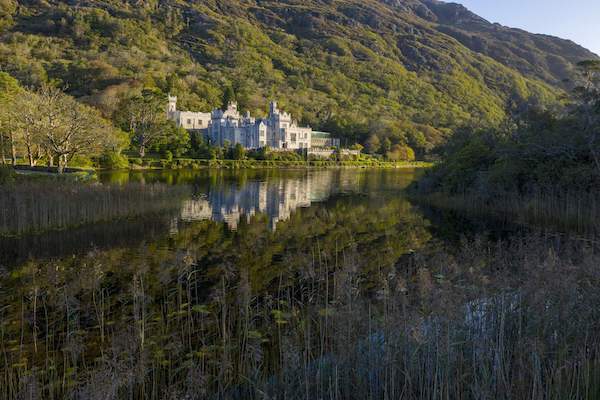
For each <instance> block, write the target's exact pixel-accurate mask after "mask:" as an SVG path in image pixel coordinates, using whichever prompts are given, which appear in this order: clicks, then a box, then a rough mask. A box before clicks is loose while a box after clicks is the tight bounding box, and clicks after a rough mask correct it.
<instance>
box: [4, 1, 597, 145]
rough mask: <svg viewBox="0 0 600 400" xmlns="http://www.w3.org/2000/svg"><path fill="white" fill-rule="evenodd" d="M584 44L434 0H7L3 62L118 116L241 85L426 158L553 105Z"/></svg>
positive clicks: (216, 97) (198, 100)
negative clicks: (149, 94)
mask: <svg viewBox="0 0 600 400" xmlns="http://www.w3.org/2000/svg"><path fill="white" fill-rule="evenodd" d="M595 57H596V56H595V55H594V54H592V53H590V52H588V51H587V50H585V49H583V48H581V47H579V46H577V45H576V44H574V43H572V42H569V41H565V40H561V39H557V38H552V37H548V36H542V35H533V34H529V33H526V32H523V31H519V30H513V29H508V28H504V27H501V26H499V25H493V24H490V23H488V22H487V21H485V20H483V19H481V18H479V17H477V16H476V15H474V14H472V13H470V12H468V11H467V10H466V9H464V8H463V7H461V6H457V5H453V4H445V3H441V2H437V1H434V0H422V1H418V0H302V1H300V0H285V1H268V0H202V1H196V2H192V1H183V0H164V1H163V0H139V1H117V0H105V1H99V0H85V1H84V0H72V1H54V0H51V1H45V0H38V1H35V0H33V1H18V2H17V1H15V0H0V69H1V70H2V71H5V72H7V73H9V74H10V75H12V76H13V77H15V78H16V79H18V80H19V81H20V83H21V84H22V85H24V86H33V87H35V86H38V85H40V84H42V83H43V82H51V83H53V84H54V85H55V86H57V87H60V88H64V89H65V90H66V91H67V92H68V93H69V94H71V95H73V96H74V97H76V98H78V99H79V100H80V101H82V102H85V103H88V104H91V105H93V106H95V107H97V108H99V109H100V111H101V112H102V113H103V114H104V116H105V117H107V118H112V117H113V116H114V114H115V111H116V108H117V104H118V103H119V98H120V96H123V95H127V94H130V93H131V92H132V91H139V90H140V89H141V88H143V87H154V88H158V89H160V90H161V91H162V92H164V93H166V92H171V93H173V94H176V95H178V96H179V98H180V100H181V105H182V107H183V108H187V109H199V110H208V109H210V108H212V107H217V106H220V105H221V103H222V101H223V97H224V93H225V92H231V91H233V93H234V95H235V97H236V99H237V100H238V102H239V103H240V106H241V108H243V109H248V110H250V111H252V112H253V113H255V114H258V115H261V114H264V113H265V111H266V106H267V101H268V99H270V98H277V99H278V100H279V101H280V103H281V104H282V106H283V107H284V108H285V109H287V110H289V111H291V112H292V113H293V114H294V115H295V116H297V117H298V118H299V119H300V120H301V121H302V122H303V123H307V124H310V125H311V126H313V127H315V128H319V129H322V130H329V131H331V132H333V133H334V134H336V135H338V136H340V137H342V138H344V139H345V142H346V143H347V144H351V143H354V142H357V141H358V142H362V143H364V144H366V146H367V150H368V151H371V152H382V153H384V152H385V151H386V150H389V148H390V146H392V145H394V144H408V145H409V146H411V147H413V148H414V149H415V150H416V151H417V154H421V155H422V154H424V153H425V152H427V151H428V150H430V149H431V148H432V146H434V145H436V144H438V143H440V142H442V141H444V140H445V138H446V137H448V136H449V135H450V134H451V132H452V131H453V130H454V129H455V128H457V127H460V126H463V125H465V124H477V125H478V126H494V125H497V124H499V123H500V122H501V121H502V120H503V119H504V116H505V109H506V104H507V103H508V102H510V103H512V104H523V103H528V104H529V103H538V104H552V103H555V102H557V101H558V98H559V97H560V96H561V95H562V91H563V90H564V89H566V88H568V87H569V84H568V83H565V82H564V80H565V79H571V78H572V74H573V68H574V67H573V65H574V64H575V63H576V62H579V61H581V60H585V59H590V58H595Z"/></svg>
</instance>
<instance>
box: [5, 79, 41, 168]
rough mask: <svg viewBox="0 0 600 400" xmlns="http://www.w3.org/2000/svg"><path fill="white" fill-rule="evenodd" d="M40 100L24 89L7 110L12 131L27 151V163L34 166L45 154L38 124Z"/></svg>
mask: <svg viewBox="0 0 600 400" xmlns="http://www.w3.org/2000/svg"><path fill="white" fill-rule="evenodd" d="M40 106H41V100H40V98H39V96H38V95H37V94H36V93H34V92H29V91H24V92H23V93H21V94H20V95H19V96H17V97H16V98H15V100H14V102H13V104H12V107H11V109H10V111H9V113H8V114H9V115H10V120H11V122H12V128H13V131H14V132H16V135H17V138H16V142H18V143H19V144H20V145H21V146H22V147H23V148H24V149H25V152H26V153H27V159H28V161H29V165H30V166H32V167H34V166H35V165H36V164H37V163H38V161H39V160H41V159H42V157H43V156H44V155H45V152H44V149H43V136H42V133H41V126H40Z"/></svg>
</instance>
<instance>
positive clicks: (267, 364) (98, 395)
mask: <svg viewBox="0 0 600 400" xmlns="http://www.w3.org/2000/svg"><path fill="white" fill-rule="evenodd" d="M194 243H196V242H194ZM196 245H198V246H204V245H202V244H198V243H197V244H196ZM206 246H211V245H210V244H207V245H206ZM204 249H205V247H202V248H201V249H200V250H199V249H194V248H193V247H191V246H190V247H188V250H187V251H185V252H181V253H178V254H177V255H176V257H175V258H173V259H167V260H163V261H161V262H158V261H157V260H156V259H152V258H146V259H143V258H139V257H138V256H136V257H131V256H130V255H129V254H127V255H126V258H127V260H126V261H124V262H123V264H118V263H117V262H116V261H117V260H118V252H117V253H114V252H113V253H107V254H104V253H96V252H95V253H92V254H90V255H89V256H87V257H85V258H83V259H81V260H79V261H78V262H77V263H75V264H73V261H68V262H66V263H64V264H60V266H59V264H56V263H48V264H34V263H30V264H28V265H26V266H25V267H23V268H22V269H21V270H19V273H18V274H13V278H12V279H13V282H11V283H9V284H8V285H7V286H6V287H5V288H4V289H2V288H0V289H2V290H4V292H3V293H2V296H3V298H4V299H5V300H6V303H5V304H6V306H5V307H3V308H2V309H0V316H1V317H2V319H1V320H2V321H3V322H2V324H0V327H1V330H0V348H1V350H2V351H1V352H0V364H1V365H3V369H2V374H1V376H0V387H1V388H2V390H1V391H0V396H2V398H6V399H11V400H12V399H22V398H27V399H41V398H43V399H63V398H68V399H156V400H158V399H240V400H241V399H244V400H246V399H257V400H258V399H261V400H264V399H357V400H358V399H361V400H362V399H523V400H525V399H527V400H530V399H535V400H537V399H540V400H542V399H544V400H545V399H565V398H569V399H594V398H598V396H600V365H599V362H600V356H599V355H600V353H599V350H600V338H599V337H598V335H597V332H598V330H599V329H600V309H599V308H598V307H597V305H598V304H599V302H600V271H599V270H598V268H597V266H598V264H599V263H600V255H599V253H598V248H597V246H595V245H593V244H591V243H590V242H587V241H580V240H572V239H568V238H565V237H563V236H557V235H545V234H531V235H527V236H523V237H518V238H513V239H511V240H510V241H508V242H495V241H489V240H486V239H484V238H473V239H469V240H466V239H465V240H463V242H462V243H461V244H460V246H458V248H453V249H446V248H438V247H437V246H431V247H428V248H425V249H422V250H421V251H419V252H416V253H413V254H411V255H409V256H407V257H403V258H402V259H400V260H398V262H397V264H396V265H394V266H393V268H391V269H386V268H383V266H382V269H381V271H380V273H379V275H378V276H377V277H365V276H364V275H363V274H362V272H361V266H360V265H357V264H356V263H355V261H354V260H356V259H357V258H356V257H354V256H355V254H354V251H356V250H354V249H352V248H351V247H348V248H344V249H337V250H335V251H334V252H329V251H325V250H324V249H323V247H322V245H321V244H319V243H316V244H315V247H314V252H313V253H312V254H306V255H305V259H306V266H305V268H303V269H302V270H301V271H291V270H285V269H284V270H281V271H279V276H278V278H275V279H274V281H273V285H270V286H269V287H268V288H267V289H265V290H264V291H260V292H255V291H253V289H252V287H253V286H252V284H251V281H252V275H251V274H250V270H251V268H250V263H251V261H250V260H246V262H244V263H241V264H239V265H237V266H235V265H227V264H224V265H223V267H222V270H221V269H220V270H219V273H218V276H217V277H214V276H213V277H212V278H210V276H212V274H213V273H214V272H215V271H213V272H212V273H211V272H210V271H209V272H206V274H204V273H203V270H204V267H203V266H202V265H201V263H199V262H198V258H197V257H198V254H199V253H202V252H204V251H205V250H204ZM139 254H146V252H145V249H142V248H140V250H139ZM148 257H149V256H148ZM109 260H110V261H111V262H112V263H113V265H112V266H110V265H111V264H110V263H108V261H109ZM114 264H118V265H114ZM69 265H70V266H71V267H69ZM153 265H156V266H157V267H155V268H153V267H152V266H153ZM367 278H369V279H371V280H372V281H373V282H376V283H371V284H369V285H365V279H367ZM375 278H376V279H375ZM291 281H293V283H292V282H291ZM209 282H211V283H210V285H209ZM207 286H208V287H207Z"/></svg>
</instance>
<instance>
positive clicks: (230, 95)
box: [222, 86, 235, 110]
mask: <svg viewBox="0 0 600 400" xmlns="http://www.w3.org/2000/svg"><path fill="white" fill-rule="evenodd" d="M232 101H235V92H234V91H233V88H232V87H231V86H227V87H226V88H225V91H224V92H223V104H222V109H223V110H226V109H227V106H228V105H229V103H231V102H232Z"/></svg>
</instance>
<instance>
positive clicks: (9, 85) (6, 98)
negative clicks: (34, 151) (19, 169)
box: [0, 72, 22, 165]
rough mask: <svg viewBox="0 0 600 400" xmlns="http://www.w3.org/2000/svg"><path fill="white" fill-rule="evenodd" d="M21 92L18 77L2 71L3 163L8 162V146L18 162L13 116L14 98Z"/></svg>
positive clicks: (0, 128)
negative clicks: (15, 77)
mask: <svg viewBox="0 0 600 400" xmlns="http://www.w3.org/2000/svg"><path fill="white" fill-rule="evenodd" d="M21 92H22V89H21V87H20V86H19V83H18V82H17V80H16V79H14V78H13V77H12V76H10V75H9V74H7V73H5V72H0V109H2V110H4V111H5V112H1V113H0V153H1V155H0V159H1V160H2V164H6V150H7V148H10V156H11V162H12V164H13V165H14V164H16V163H17V148H16V137H15V130H14V121H13V120H12V117H13V115H14V112H13V111H14V110H15V107H14V100H15V98H17V96H18V95H19V93H21Z"/></svg>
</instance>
